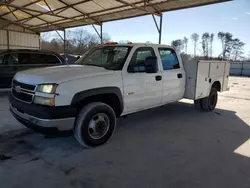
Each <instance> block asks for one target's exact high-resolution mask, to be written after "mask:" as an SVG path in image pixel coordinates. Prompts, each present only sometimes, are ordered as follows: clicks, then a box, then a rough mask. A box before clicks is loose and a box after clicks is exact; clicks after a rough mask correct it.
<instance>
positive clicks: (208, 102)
mask: <svg viewBox="0 0 250 188" xmlns="http://www.w3.org/2000/svg"><path fill="white" fill-rule="evenodd" d="M217 100H218V93H217V89H216V88H212V89H211V91H210V94H209V96H208V97H206V98H203V99H201V106H202V109H203V110H204V111H213V110H214V109H215V107H216V104H217Z"/></svg>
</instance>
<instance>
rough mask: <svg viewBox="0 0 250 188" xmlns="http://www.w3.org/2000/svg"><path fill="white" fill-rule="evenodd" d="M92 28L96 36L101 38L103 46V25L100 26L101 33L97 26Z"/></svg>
mask: <svg viewBox="0 0 250 188" xmlns="http://www.w3.org/2000/svg"><path fill="white" fill-rule="evenodd" d="M91 25H92V27H93V28H94V30H95V32H96V34H97V35H98V36H99V37H100V42H101V44H103V36H102V25H103V24H102V23H101V24H100V32H99V31H98V30H97V29H96V27H95V25H94V24H91Z"/></svg>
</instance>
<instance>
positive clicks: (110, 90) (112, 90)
mask: <svg viewBox="0 0 250 188" xmlns="http://www.w3.org/2000/svg"><path fill="white" fill-rule="evenodd" d="M98 94H115V95H116V96H117V97H118V99H119V101H120V107H121V112H123V109H124V102H123V96H122V92H121V90H120V88H118V87H100V88H94V89H88V90H84V91H81V92H78V93H76V94H75V95H74V97H73V99H72V101H71V106H76V105H77V104H78V103H79V102H80V101H82V100H84V99H85V98H87V97H91V96H93V95H98Z"/></svg>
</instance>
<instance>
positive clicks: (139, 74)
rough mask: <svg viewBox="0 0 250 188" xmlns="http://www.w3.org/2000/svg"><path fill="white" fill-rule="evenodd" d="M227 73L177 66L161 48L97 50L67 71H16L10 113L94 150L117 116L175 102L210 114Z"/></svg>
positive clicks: (219, 64) (198, 65)
mask: <svg viewBox="0 0 250 188" xmlns="http://www.w3.org/2000/svg"><path fill="white" fill-rule="evenodd" d="M229 67H230V64H229V62H225V61H197V60H190V61H185V62H182V60H181V58H180V55H179V54H178V53H176V51H175V49H174V48H173V47H171V46H166V45H157V44H104V45H99V46H96V47H94V48H92V49H91V50H89V51H88V52H87V53H86V54H85V55H84V56H83V57H81V58H80V59H79V60H77V61H76V63H75V64H74V65H61V66H55V67H47V68H37V69H31V70H25V71H21V72H18V73H17V74H16V75H15V77H14V78H13V81H12V89H11V94H10V97H9V101H10V110H11V112H12V113H13V115H14V117H15V118H16V119H17V120H18V121H19V122H21V123H22V124H24V125H26V126H27V127H30V128H32V129H34V130H36V131H39V132H42V133H47V134H48V133H49V134H54V133H57V132H62V131H73V132H74V135H75V137H76V139H77V140H78V142H79V143H80V144H81V145H83V146H86V147H95V146H98V145H101V144H103V143H105V142H106V141H108V140H109V139H110V138H111V136H112V135H113V133H114V131H115V128H116V118H117V117H120V116H124V115H127V114H131V113H134V112H138V111H142V110H145V109H149V108H153V107H157V106H161V105H165V104H167V103H171V102H175V101H178V100H180V99H182V98H188V99H192V100H194V104H195V107H196V108H198V109H200V110H203V111H212V110H213V109H214V108H215V106H216V103H217V92H218V91H220V92H221V91H225V90H227V89H228V75H229ZM152 126H153V125H152Z"/></svg>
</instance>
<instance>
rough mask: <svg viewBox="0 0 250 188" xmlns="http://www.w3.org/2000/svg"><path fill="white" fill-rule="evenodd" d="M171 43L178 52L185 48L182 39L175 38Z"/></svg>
mask: <svg viewBox="0 0 250 188" xmlns="http://www.w3.org/2000/svg"><path fill="white" fill-rule="evenodd" d="M171 45H172V46H173V47H175V48H176V50H177V51H178V52H181V50H182V48H183V41H182V40H181V39H177V40H173V41H172V42H171Z"/></svg>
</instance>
